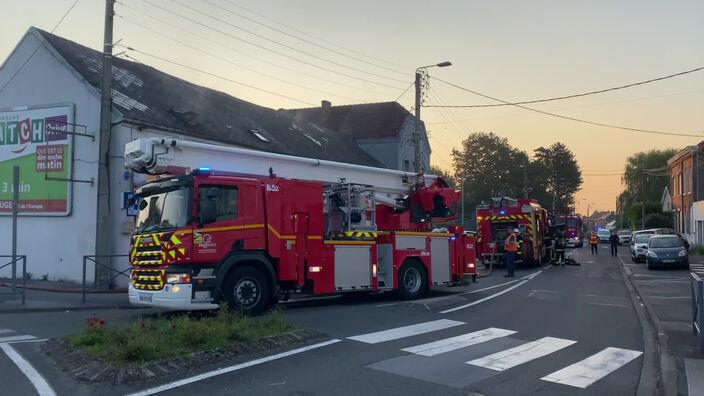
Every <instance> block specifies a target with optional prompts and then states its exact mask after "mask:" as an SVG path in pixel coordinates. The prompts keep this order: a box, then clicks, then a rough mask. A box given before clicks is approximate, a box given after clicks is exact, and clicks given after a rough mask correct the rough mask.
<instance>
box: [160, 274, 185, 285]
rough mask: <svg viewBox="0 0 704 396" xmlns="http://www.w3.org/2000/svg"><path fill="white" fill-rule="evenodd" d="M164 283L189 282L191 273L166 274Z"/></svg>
mask: <svg viewBox="0 0 704 396" xmlns="http://www.w3.org/2000/svg"><path fill="white" fill-rule="evenodd" d="M166 283H191V274H166Z"/></svg>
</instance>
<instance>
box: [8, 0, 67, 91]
mask: <svg viewBox="0 0 704 396" xmlns="http://www.w3.org/2000/svg"><path fill="white" fill-rule="evenodd" d="M79 1H80V0H75V1H74V2H73V3H72V4H71V6H70V7H68V10H66V12H64V14H63V15H62V16H61V18H60V19H59V21H58V22H56V25H54V27H53V28H52V29H51V31H50V33H54V32H55V31H56V29H58V28H59V26H61V23H62V22H63V21H64V19H66V17H67V16H68V14H70V13H71V11H72V10H73V8H74V7H76V4H78V2H79ZM40 36H41V33H40ZM45 42H46V40H45V39H44V37H43V36H42V37H41V42H40V43H39V45H37V48H35V49H34V51H33V52H32V54H31V55H30V56H29V58H27V59H26V60H25V61H24V62H23V63H22V65H21V66H20V67H19V68H18V69H17V70H15V72H14V73H12V75H11V76H10V78H8V79H7V81H6V82H5V84H3V86H2V88H0V92H2V91H3V90H4V89H5V88H6V87H7V86H8V85H10V83H11V82H12V80H14V79H15V77H16V76H17V75H18V74H19V72H20V71H22V69H24V67H25V66H27V63H29V61H30V60H31V59H32V58H34V55H36V53H37V51H39V48H41V47H42V45H44V43H45Z"/></svg>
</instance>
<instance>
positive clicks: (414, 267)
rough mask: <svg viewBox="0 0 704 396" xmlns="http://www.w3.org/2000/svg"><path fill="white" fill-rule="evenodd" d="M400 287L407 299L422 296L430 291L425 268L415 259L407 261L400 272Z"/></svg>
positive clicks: (402, 294)
mask: <svg viewBox="0 0 704 396" xmlns="http://www.w3.org/2000/svg"><path fill="white" fill-rule="evenodd" d="M398 289H399V292H400V293H401V296H402V297H403V298H404V299H406V300H414V299H416V298H421V297H423V296H425V295H426V294H427V293H428V276H427V275H426V274H425V268H423V266H422V265H421V264H419V263H418V262H415V261H406V263H405V264H404V265H403V266H402V267H401V270H400V271H399V272H398Z"/></svg>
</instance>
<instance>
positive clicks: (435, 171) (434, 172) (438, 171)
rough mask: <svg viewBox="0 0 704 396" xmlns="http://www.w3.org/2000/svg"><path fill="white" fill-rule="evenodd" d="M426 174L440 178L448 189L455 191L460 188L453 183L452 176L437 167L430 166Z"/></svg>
mask: <svg viewBox="0 0 704 396" xmlns="http://www.w3.org/2000/svg"><path fill="white" fill-rule="evenodd" d="M426 173H429V174H431V175H437V176H442V177H443V179H445V181H446V182H447V184H448V185H449V186H450V187H452V188H456V189H459V188H460V186H458V185H457V184H456V183H455V178H454V177H452V175H451V174H450V173H449V172H448V171H446V170H444V169H442V168H440V167H439V166H435V165H430V169H428V171H427V172H426Z"/></svg>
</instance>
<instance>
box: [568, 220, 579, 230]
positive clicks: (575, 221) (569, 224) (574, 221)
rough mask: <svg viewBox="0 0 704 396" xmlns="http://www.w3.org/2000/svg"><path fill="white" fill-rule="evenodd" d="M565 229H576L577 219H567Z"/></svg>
mask: <svg viewBox="0 0 704 396" xmlns="http://www.w3.org/2000/svg"><path fill="white" fill-rule="evenodd" d="M567 227H568V228H575V227H577V219H567Z"/></svg>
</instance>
